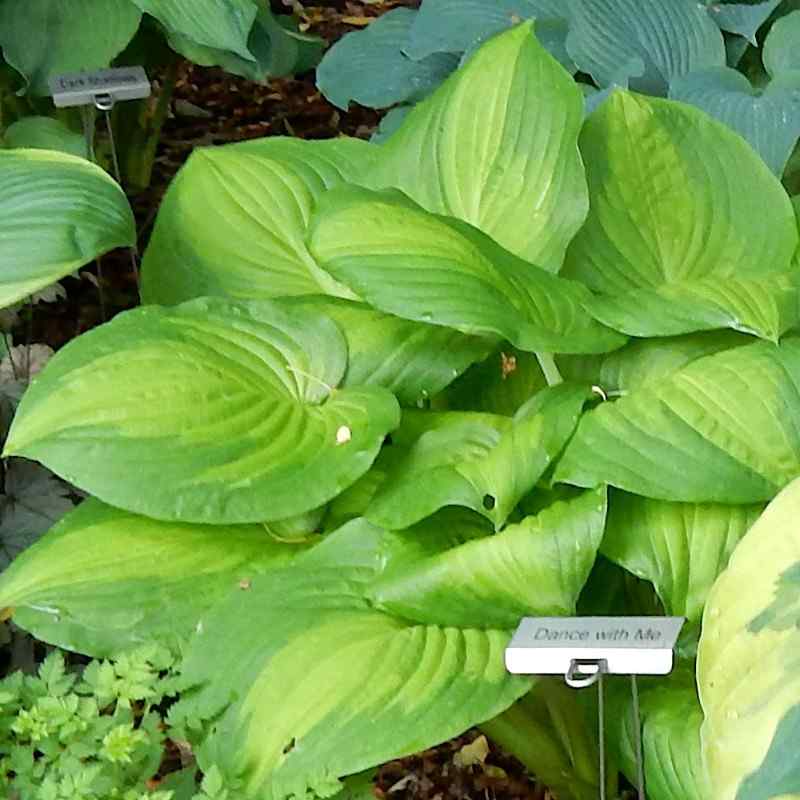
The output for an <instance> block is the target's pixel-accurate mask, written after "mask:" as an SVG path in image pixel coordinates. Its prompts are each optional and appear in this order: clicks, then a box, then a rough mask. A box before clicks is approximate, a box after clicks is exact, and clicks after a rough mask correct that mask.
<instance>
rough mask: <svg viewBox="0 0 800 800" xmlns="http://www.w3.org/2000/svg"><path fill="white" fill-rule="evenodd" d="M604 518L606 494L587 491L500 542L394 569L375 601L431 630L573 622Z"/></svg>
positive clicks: (512, 529) (492, 539)
mask: <svg viewBox="0 0 800 800" xmlns="http://www.w3.org/2000/svg"><path fill="white" fill-rule="evenodd" d="M605 518H606V497H605V490H601V491H599V492H586V493H584V494H583V495H581V497H579V498H578V499H576V500H572V501H570V502H568V503H556V504H554V505H552V506H550V507H549V508H547V509H545V510H544V511H542V512H541V513H540V514H539V515H538V516H536V517H527V518H526V519H524V520H523V521H522V522H521V523H520V524H518V525H509V526H508V527H507V528H506V529H505V530H503V531H502V532H500V533H498V534H496V535H495V536H488V537H484V538H482V539H475V540H473V541H471V542H467V543H466V544H462V545H461V546H460V547H456V548H453V549H451V550H446V551H444V552H442V553H438V554H435V555H432V556H429V557H428V558H426V559H422V560H420V561H415V562H413V563H411V564H410V565H404V566H402V567H401V568H400V569H398V570H392V569H389V570H388V571H387V573H386V574H385V575H384V576H383V577H382V578H381V579H380V580H378V581H377V582H376V583H375V584H374V585H373V586H372V588H371V589H370V593H369V596H370V597H371V598H372V600H373V601H374V602H375V603H376V604H377V606H378V607H380V608H382V609H383V610H385V611H388V612H389V613H392V614H397V615H399V616H402V617H405V618H406V619H411V620H414V621H415V622H423V623H428V624H438V625H456V626H461V627H463V626H470V627H480V628H486V627H494V628H514V627H515V626H516V625H517V623H518V622H519V620H520V618H521V617H524V616H545V617H546V616H562V615H564V616H569V615H570V614H574V613H575V604H576V602H577V600H578V595H579V594H580V592H581V589H583V585H584V584H585V583H586V579H587V578H588V577H589V572H590V571H591V569H592V565H593V564H594V561H595V558H596V556H597V548H598V546H599V545H600V540H601V539H602V538H603V528H604V526H605Z"/></svg>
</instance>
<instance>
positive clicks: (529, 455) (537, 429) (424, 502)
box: [366, 384, 591, 530]
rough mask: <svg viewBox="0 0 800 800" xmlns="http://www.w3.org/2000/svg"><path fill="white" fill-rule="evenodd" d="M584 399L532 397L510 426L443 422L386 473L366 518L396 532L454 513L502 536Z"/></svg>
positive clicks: (560, 392) (559, 394) (562, 391)
mask: <svg viewBox="0 0 800 800" xmlns="http://www.w3.org/2000/svg"><path fill="white" fill-rule="evenodd" d="M590 397H591V393H590V392H589V391H588V390H587V389H586V388H585V387H583V386H576V385H571V384H562V385H561V386H557V387H554V388H552V389H549V390H547V391H545V392H542V393H541V394H538V395H537V396H536V397H534V398H533V399H532V400H531V401H530V402H529V403H527V404H526V405H524V406H523V407H522V408H521V409H520V410H519V411H518V412H517V415H516V416H515V417H514V419H513V421H512V420H509V419H508V418H505V417H494V416H491V415H482V414H481V415H477V414H469V413H457V412H450V413H449V414H445V415H443V417H442V420H443V423H442V424H439V425H437V427H435V428H433V429H432V430H430V431H428V432H426V433H423V434H422V436H420V438H419V440H418V441H417V442H416V443H415V444H414V446H413V447H412V448H411V450H410V452H409V454H408V457H407V458H406V459H404V460H403V461H401V462H400V463H399V464H397V466H396V467H395V468H394V469H393V470H392V471H391V472H390V473H389V475H388V476H387V479H386V483H385V485H384V487H383V488H382V489H381V490H380V491H379V492H378V494H377V496H376V497H375V499H374V500H373V502H372V504H371V505H370V507H369V509H368V510H367V514H366V515H367V517H368V518H369V519H370V520H371V521H373V522H374V523H376V524H378V525H382V526H384V527H386V528H389V529H394V530H398V529H401V528H407V527H408V526H409V525H411V524H413V523H414V522H417V521H418V520H420V519H423V518H424V517H427V516H428V515H430V514H432V513H433V512H434V511H436V510H438V509H439V508H442V507H444V506H447V505H459V506H466V507H467V508H471V509H472V510H473V511H477V512H479V513H481V514H483V515H484V516H485V517H486V518H487V519H489V520H491V521H492V522H493V523H494V525H495V528H500V527H501V526H502V525H503V523H504V522H505V521H506V519H507V518H508V516H509V514H510V513H511V512H512V510H513V509H514V506H516V505H517V503H518V502H519V501H520V499H521V498H522V497H524V496H525V495H526V494H527V493H528V492H529V491H530V490H531V489H533V487H534V486H535V485H536V483H537V481H538V480H539V479H540V478H541V476H542V475H543V474H544V472H545V470H546V469H547V468H548V467H549V466H550V464H551V463H552V462H553V461H554V460H555V458H556V456H558V454H559V453H560V452H561V450H562V449H563V447H564V445H565V444H566V442H567V440H568V439H569V437H570V436H571V435H572V433H573V431H574V430H575V426H576V425H577V423H578V419H579V418H580V415H581V413H582V411H583V406H584V404H585V403H586V401H587V400H588V399H589V398H590Z"/></svg>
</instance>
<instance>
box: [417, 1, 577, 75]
mask: <svg viewBox="0 0 800 800" xmlns="http://www.w3.org/2000/svg"><path fill="white" fill-rule="evenodd" d="M568 14H569V11H568V9H567V7H566V4H565V3H564V2H562V0H424V2H423V3H422V6H421V8H420V11H419V14H417V16H416V17H415V19H414V21H413V24H412V26H411V34H410V37H409V41H408V46H407V47H406V49H405V52H406V53H407V54H408V55H409V56H410V57H411V58H413V59H415V60H418V59H421V58H426V57H427V56H430V55H432V54H433V53H463V52H465V51H471V50H473V49H474V48H476V47H477V46H478V45H480V44H481V43H482V42H484V41H485V40H486V39H488V38H490V37H491V36H494V35H495V34H496V33H500V32H501V31H504V30H506V29H507V28H510V27H511V26H512V25H515V24H516V23H518V22H520V21H521V20H525V19H536V20H537V25H536V31H537V36H538V37H539V38H540V41H541V42H542V44H543V45H544V46H545V47H547V49H548V50H549V51H550V52H551V54H552V55H553V56H555V57H556V58H557V59H558V60H559V61H561V63H562V64H563V65H564V67H565V68H567V69H570V68H571V69H573V71H574V65H572V64H570V63H569V59H568V58H567V59H564V60H562V54H564V53H565V41H566V36H567V18H568ZM556 29H558V30H560V34H561V35H560V36H558V37H557V38H556V39H555V41H554V43H553V44H554V46H553V47H550V46H549V42H548V41H547V40H546V39H544V38H542V31H543V30H548V31H555V30H556ZM565 62H566V63H565Z"/></svg>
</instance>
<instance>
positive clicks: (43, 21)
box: [0, 0, 142, 95]
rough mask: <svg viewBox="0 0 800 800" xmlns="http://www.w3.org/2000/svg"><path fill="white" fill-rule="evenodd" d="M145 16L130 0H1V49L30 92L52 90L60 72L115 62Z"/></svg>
mask: <svg viewBox="0 0 800 800" xmlns="http://www.w3.org/2000/svg"><path fill="white" fill-rule="evenodd" d="M141 17H142V15H141V13H140V11H139V9H137V8H136V6H135V5H134V4H133V3H131V2H130V0H25V2H24V3H20V2H17V0H0V48H2V52H3V55H4V56H5V60H6V61H7V62H8V63H9V64H10V65H11V66H12V67H14V68H15V69H16V70H17V71H18V72H20V73H21V74H22V75H23V76H24V78H25V80H26V82H27V91H28V92H29V93H30V94H35V95H49V94H50V89H49V87H48V80H49V79H50V78H51V77H53V76H54V75H60V74H63V73H66V72H81V71H83V70H92V69H99V68H101V67H107V66H109V64H110V63H111V61H112V59H113V58H115V57H116V56H117V55H119V53H121V52H122V51H123V50H124V49H125V47H126V46H127V44H128V42H130V40H131V39H132V38H133V36H134V34H135V33H136V31H137V29H138V28H139V22H140V21H141Z"/></svg>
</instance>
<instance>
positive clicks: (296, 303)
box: [281, 295, 532, 405]
mask: <svg viewBox="0 0 800 800" xmlns="http://www.w3.org/2000/svg"><path fill="white" fill-rule="evenodd" d="M281 304H282V305H286V306H288V307H289V308H292V307H296V308H305V309H308V310H309V311H315V312H317V313H319V314H324V315H325V316H328V317H330V318H331V319H332V320H333V321H334V322H335V323H336V324H337V325H338V326H339V328H340V329H341V331H342V333H344V336H345V339H346V340H347V372H346V373H345V377H344V381H343V382H342V386H345V387H347V386H370V385H376V386H385V387H386V388H387V389H389V390H390V391H391V392H392V393H393V394H394V395H395V396H396V397H397V399H398V400H399V401H400V402H401V403H402V404H404V405H415V404H416V403H418V402H420V401H425V400H427V399H428V398H430V397H433V396H434V395H436V394H438V393H439V392H440V391H442V389H444V388H445V387H447V386H448V385H449V384H451V383H452V382H453V381H454V380H455V379H456V378H457V377H458V376H459V375H461V374H462V373H463V372H464V371H465V370H467V369H468V368H469V366H470V365H471V364H473V363H474V362H476V361H481V360H483V359H484V358H486V356H488V355H489V353H490V352H491V351H492V350H493V349H494V346H495V341H494V339H491V338H485V337H479V336H465V335H464V334H463V333H459V332H458V331H454V330H452V329H451V328H444V327H442V326H440V325H427V324H425V323H423V322H411V321H409V320H406V319H401V318H400V317H394V316H392V315H391V314H383V313H381V312H380V311H375V310H374V309H372V308H370V307H369V306H366V305H364V304H362V303H354V302H351V301H349V300H341V299H339V298H336V297H319V296H312V295H307V296H305V297H294V298H286V299H285V300H283V301H281ZM531 394H532V393H531ZM528 396H530V395H528ZM525 399H527V398H525Z"/></svg>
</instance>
